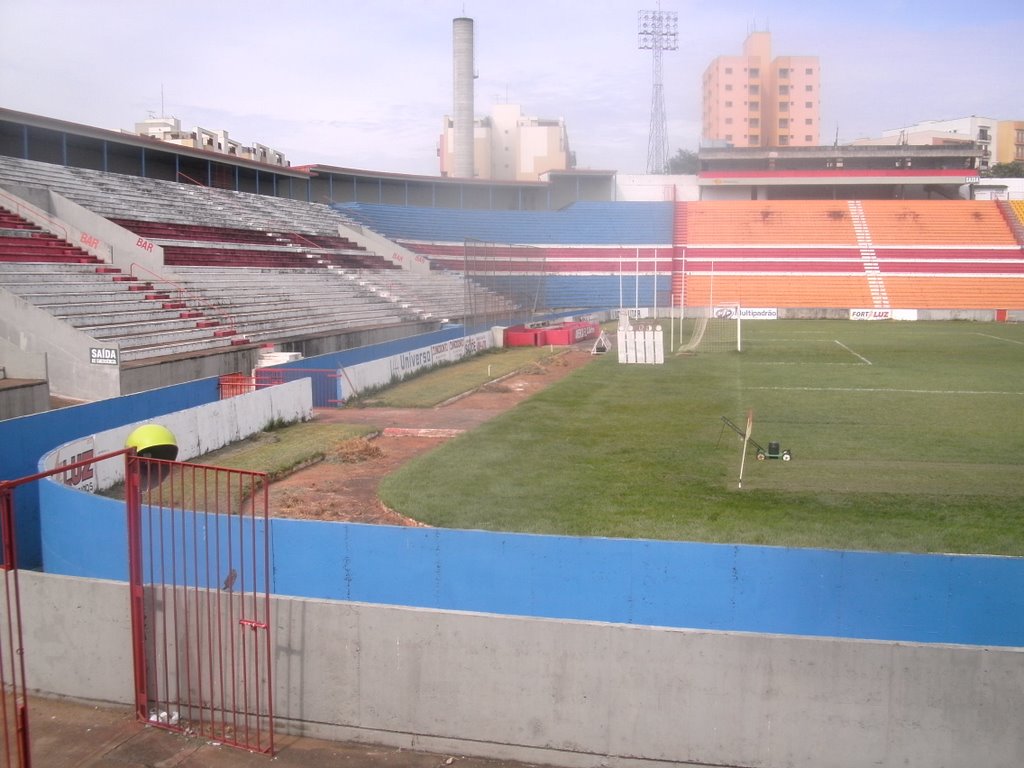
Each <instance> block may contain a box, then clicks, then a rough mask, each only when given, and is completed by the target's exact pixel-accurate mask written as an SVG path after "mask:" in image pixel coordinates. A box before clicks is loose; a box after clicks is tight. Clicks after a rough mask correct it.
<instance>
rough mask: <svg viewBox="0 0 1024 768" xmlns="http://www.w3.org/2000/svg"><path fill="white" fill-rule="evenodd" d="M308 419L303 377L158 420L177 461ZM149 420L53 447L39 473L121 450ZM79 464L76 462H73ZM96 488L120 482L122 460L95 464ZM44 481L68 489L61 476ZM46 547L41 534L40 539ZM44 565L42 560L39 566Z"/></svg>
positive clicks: (307, 389)
mask: <svg viewBox="0 0 1024 768" xmlns="http://www.w3.org/2000/svg"><path fill="white" fill-rule="evenodd" d="M312 415H313V390H312V387H311V386H310V380H309V379H308V378H304V379H297V380H295V381H290V382H287V383H284V384H279V385H277V386H273V387H267V388H266V389H260V390H256V391H255V392H249V393H247V394H244V395H238V396H237V397H232V398H228V399H227V400H217V401H216V402H212V403H206V404H205V405H199V406H196V407H194V408H188V409H186V410H182V411H174V412H172V413H166V414H163V415H161V416H160V418H159V419H158V420H157V421H158V422H159V423H160V425H161V426H164V427H167V429H169V430H170V431H171V433H172V434H173V435H174V437H175V439H176V440H177V444H178V456H177V459H178V461H189V460H190V459H193V458H195V457H196V456H201V455H202V454H204V453H209V452H210V451H216V450H218V449H220V448H223V447H224V446H226V445H230V444H231V443H235V442H238V441H239V440H244V439H245V438H247V437H251V436H252V435H254V434H256V433H257V432H261V431H263V430H264V429H266V428H267V426H268V425H270V424H274V423H286V424H291V423H294V422H297V421H308V420H309V419H310V418H311V417H312ZM149 421H151V420H150V419H145V420H143V421H140V422H131V423H128V424H122V425H119V426H117V427H112V428H111V429H106V430H103V431H102V432H97V433H95V434H91V435H85V436H83V437H79V438H76V439H75V440H72V441H70V442H68V443H64V444H62V445H59V446H57V447H56V448H54V449H53V450H52V451H49V452H48V453H46V454H45V455H44V456H42V457H41V458H40V460H39V471H40V472H44V471H48V470H51V469H54V468H56V467H58V466H63V465H65V464H69V463H72V461H73V460H75V459H76V458H77V457H80V456H84V454H85V452H87V451H89V452H91V453H90V454H89V455H90V456H92V455H97V456H99V455H101V454H104V453H112V452H114V451H118V450H120V449H122V448H124V444H125V441H126V440H127V438H128V436H129V435H130V434H131V433H132V432H133V431H134V430H135V428H136V427H139V426H141V425H142V424H144V423H147V422H149ZM77 460H81V459H77ZM93 476H94V478H95V481H96V482H95V484H93V485H92V487H91V488H89V489H88V490H89V491H90V492H91V491H102V490H105V489H108V488H111V487H113V486H114V485H116V484H117V483H120V482H122V481H123V480H124V462H123V461H113V460H112V461H105V462H100V463H98V464H97V465H96V467H95V472H94V473H93ZM43 482H44V483H61V484H66V485H72V483H71V482H70V481H66V480H65V479H64V478H62V477H61V476H60V475H55V476H54V478H53V479H52V480H45V481H43ZM44 543H45V536H44ZM45 566H46V561H45V558H44V561H43V567H44V568H45Z"/></svg>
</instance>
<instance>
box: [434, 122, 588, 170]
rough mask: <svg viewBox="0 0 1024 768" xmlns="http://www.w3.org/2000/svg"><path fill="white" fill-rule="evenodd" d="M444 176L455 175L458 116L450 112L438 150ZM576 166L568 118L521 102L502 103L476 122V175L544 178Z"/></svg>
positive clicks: (474, 135)
mask: <svg viewBox="0 0 1024 768" xmlns="http://www.w3.org/2000/svg"><path fill="white" fill-rule="evenodd" d="M438 157H439V158H440V163H441V175H442V176H451V175H453V173H452V169H453V168H454V162H455V136H454V120H453V119H452V118H451V117H450V116H448V115H446V116H445V118H444V129H443V131H442V133H441V144H440V148H439V150H438ZM575 166H576V159H575V156H574V155H573V153H572V152H571V151H570V149H569V135H568V133H567V131H566V129H565V121H564V120H563V119H562V118H558V119H557V120H556V119H543V118H539V117H527V116H525V115H523V113H522V109H521V107H520V106H519V105H518V104H496V105H495V106H494V107H493V108H492V109H491V114H490V116H488V117H478V118H476V119H474V121H473V177H474V178H476V179H486V180H491V181H539V180H540V178H541V176H542V175H543V174H545V173H547V172H549V171H567V170H570V169H572V168H574V167H575Z"/></svg>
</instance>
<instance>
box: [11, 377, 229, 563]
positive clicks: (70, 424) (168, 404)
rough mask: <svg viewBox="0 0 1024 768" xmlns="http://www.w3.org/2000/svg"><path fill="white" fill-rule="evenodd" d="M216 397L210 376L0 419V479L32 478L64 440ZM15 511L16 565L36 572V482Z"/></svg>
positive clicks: (19, 494)
mask: <svg viewBox="0 0 1024 768" xmlns="http://www.w3.org/2000/svg"><path fill="white" fill-rule="evenodd" d="M219 396H220V395H219V393H218V390H217V379H216V377H214V378H209V379H201V380H199V381H192V382H188V383H185V384H176V385H174V386H171V387H164V388H162V389H154V390H150V391H148V392H140V393H138V394H135V395H126V396H125V397H118V398H114V399H111V400H100V401H98V402H95V403H86V404H84V405H77V406H73V407H71V408H61V409H58V410H56V411H47V412H46V413H37V414H33V415H31V416H22V417H21V418H17V419H7V420H5V421H0V480H14V479H17V478H19V477H26V476H28V475H34V474H36V472H38V471H39V470H38V466H39V459H40V458H41V457H42V456H43V455H44V454H46V453H47V452H49V451H50V450H52V449H53V448H56V447H57V446H58V445H61V444H62V443H66V442H68V441H69V440H74V439H76V438H79V437H85V436H86V435H92V434H95V433H96V432H102V431H103V430H106V429H111V428H112V427H118V426H121V425H123V424H131V423H132V422H135V421H144V420H146V419H152V418H155V417H157V416H160V415H162V414H165V413H172V412H174V411H182V410H185V409H186V408H194V407H195V406H197V405H203V404H204V403H210V402H213V401H215V400H217V399H218V397H219ZM15 509H16V510H17V513H18V519H17V525H18V564H19V565H20V566H21V567H23V568H38V567H39V566H40V565H41V564H42V550H41V543H40V538H39V501H38V491H37V488H36V484H31V485H27V486H24V487H22V488H20V489H18V490H17V491H16V492H15Z"/></svg>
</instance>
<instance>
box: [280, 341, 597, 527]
mask: <svg viewBox="0 0 1024 768" xmlns="http://www.w3.org/2000/svg"><path fill="white" fill-rule="evenodd" d="M591 360H593V356H592V355H591V354H590V347H589V346H585V347H573V348H569V349H567V350H566V351H565V352H564V353H562V354H560V355H557V356H555V357H552V358H549V359H547V360H545V361H544V362H542V363H536V364H534V365H531V366H529V367H528V368H525V369H523V370H521V371H519V372H517V373H515V374H512V375H511V376H508V377H505V378H503V379H500V380H498V381H494V382H491V383H489V384H486V385H484V386H483V387H481V388H479V389H477V390H475V391H473V392H470V393H467V394H466V395H464V396H460V397H457V398H453V399H452V400H450V401H449V402H447V403H444V404H442V405H439V406H437V407H434V408H374V407H362V408H359V407H353V408H333V409H321V410H317V412H316V416H315V418H316V420H317V421H323V422H341V423H349V424H368V425H371V426H374V427H376V428H377V430H378V432H377V433H376V434H375V435H373V436H372V437H369V438H360V439H358V440H353V441H350V442H349V443H346V444H344V445H343V446H342V447H341V448H340V449H339V450H337V451H334V452H332V454H331V455H329V456H328V457H327V458H326V459H325V460H324V461H322V462H320V463H318V464H315V465H313V466H311V467H307V468H305V469H302V470H300V471H298V472H296V473H294V474H292V475H290V476H288V477H285V478H282V479H280V480H277V481H276V482H274V483H273V484H272V485H271V486H270V511H271V514H272V515H274V516H276V517H297V518H312V519H317V520H336V521H346V522H356V523H371V524H377V525H420V523H418V522H416V521H415V520H411V519H409V518H407V517H404V516H402V515H400V514H398V513H397V512H395V511H394V510H391V509H388V508H387V507H385V506H384V505H383V504H382V503H381V501H380V499H379V497H378V493H377V489H378V487H379V486H380V481H381V478H383V477H384V476H385V475H387V474H388V473H389V472H392V471H394V470H395V469H396V468H398V467H400V466H401V465H402V464H403V463H405V462H407V461H409V460H410V459H411V458H413V457H414V456H418V455H420V454H421V453H425V452H427V451H430V450H433V449H434V448H436V447H437V446H439V445H441V444H442V443H444V442H445V441H446V440H450V439H451V438H452V437H454V436H455V435H458V434H461V433H462V432H465V431H468V430H471V429H474V428H476V427H478V426H480V425H481V424H483V423H484V422H485V421H487V420H488V419H491V418H494V417H495V416H497V415H498V414H499V413H503V412H505V411H507V410H509V409H511V408H514V407H515V406H516V405H518V404H519V403H521V402H522V401H524V400H526V399H527V398H529V397H531V396H532V395H534V394H536V393H537V392H540V391H541V390H542V389H544V388H545V387H547V386H550V385H551V384H553V383H554V382H556V381H559V380H560V379H562V378H564V377H565V376H568V375H569V374H570V373H572V372H573V371H574V370H576V369H577V368H579V367H581V366H583V365H586V364H587V363H589V362H590V361H591Z"/></svg>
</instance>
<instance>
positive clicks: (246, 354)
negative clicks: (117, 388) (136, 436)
mask: <svg viewBox="0 0 1024 768" xmlns="http://www.w3.org/2000/svg"><path fill="white" fill-rule="evenodd" d="M259 354H260V350H259V347H258V346H257V345H255V344H253V345H250V346H244V347H232V348H230V349H227V348H220V349H217V350H211V351H210V352H206V353H196V354H193V355H189V356H180V357H179V356H172V357H170V358H167V357H164V358H160V359H159V360H158V361H156V362H150V361H147V360H142V361H140V362H139V363H133V364H132V365H129V366H121V394H123V395H131V394H134V393H136V392H145V391H147V390H150V389H157V388H160V387H166V386H169V385H171V384H181V383H184V382H188V381H195V380H196V379H205V378H208V377H211V376H223V375H225V374H229V373H244V374H246V375H248V373H249V372H250V371H252V369H253V368H255V367H256V361H257V360H258V359H259Z"/></svg>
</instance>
